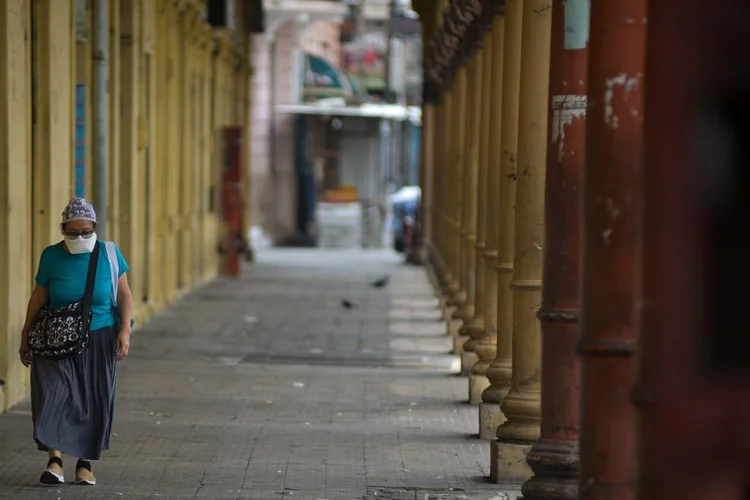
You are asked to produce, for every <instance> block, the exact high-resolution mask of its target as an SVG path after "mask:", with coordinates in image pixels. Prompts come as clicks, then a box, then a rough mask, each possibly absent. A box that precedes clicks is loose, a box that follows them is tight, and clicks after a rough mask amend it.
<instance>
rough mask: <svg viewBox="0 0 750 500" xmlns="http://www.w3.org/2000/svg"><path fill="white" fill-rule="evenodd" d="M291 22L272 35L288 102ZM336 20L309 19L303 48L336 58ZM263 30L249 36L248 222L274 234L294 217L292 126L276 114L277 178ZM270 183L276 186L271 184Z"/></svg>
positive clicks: (290, 226) (282, 95) (282, 98)
mask: <svg viewBox="0 0 750 500" xmlns="http://www.w3.org/2000/svg"><path fill="white" fill-rule="evenodd" d="M294 38H295V34H294V25H293V24H292V23H291V22H290V23H286V24H284V25H282V26H281V27H280V28H279V30H278V31H277V35H276V71H277V73H276V79H277V80H276V96H277V100H278V103H279V104H284V103H289V102H290V99H291V91H292V77H293V71H292V70H293V68H292V57H293V48H294ZM338 38H339V25H338V24H337V23H332V22H329V21H316V22H312V23H310V24H308V25H307V26H306V27H305V30H304V32H303V33H302V35H301V37H300V41H301V47H302V50H304V51H307V52H311V53H313V54H315V55H318V56H321V57H324V58H325V59H327V60H329V61H330V62H332V63H334V64H335V65H339V62H340V53H341V51H340V45H339V41H338ZM269 51H270V49H269V44H268V42H267V41H266V39H265V35H255V38H254V39H253V54H252V58H253V59H252V61H253V69H254V71H253V77H252V92H253V95H252V103H253V108H252V116H253V130H252V158H251V161H252V165H251V172H252V178H251V184H252V193H251V197H252V198H251V203H252V221H251V223H252V225H253V226H260V227H261V228H262V229H263V230H264V231H265V232H266V233H268V234H269V235H270V236H271V237H273V238H283V237H284V236H288V235H290V234H292V233H293V231H294V228H295V220H296V182H295V177H294V137H293V133H294V128H293V122H292V117H291V116H289V115H285V114H277V118H276V125H277V131H276V172H277V177H276V182H275V183H274V180H273V177H272V175H271V168H270V154H269V129H270V117H271V109H270V100H271V89H270V81H271V71H270V70H271V65H270V54H269ZM274 184H275V185H274Z"/></svg>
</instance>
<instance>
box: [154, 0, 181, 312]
mask: <svg viewBox="0 0 750 500" xmlns="http://www.w3.org/2000/svg"><path fill="white" fill-rule="evenodd" d="M167 5H168V6H167V22H168V24H167V27H166V31H167V44H166V45H167V96H166V98H167V113H166V117H167V123H168V125H167V126H166V127H167V130H166V136H167V162H166V165H165V166H166V170H167V175H168V177H167V181H168V182H167V183H166V184H165V185H164V188H165V189H164V193H165V195H166V198H167V200H166V202H167V203H166V213H165V218H164V224H165V229H166V245H165V256H164V264H165V273H164V282H165V284H166V290H165V295H166V297H165V298H166V300H167V303H170V302H173V301H174V300H175V299H176V298H177V285H178V281H177V278H178V269H179V263H180V252H179V248H178V235H179V218H180V175H181V172H180V161H181V158H180V142H181V141H180V133H181V131H182V112H181V107H182V103H181V100H180V87H181V81H180V79H181V78H180V77H181V76H182V75H181V69H182V68H181V64H180V62H181V60H180V52H181V49H182V47H183V40H182V39H181V38H180V29H179V27H180V12H179V9H178V7H177V5H175V3H173V2H169V3H168V4H167ZM158 29H162V27H161V26H159V28H158Z"/></svg>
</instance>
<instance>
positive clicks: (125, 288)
mask: <svg viewBox="0 0 750 500" xmlns="http://www.w3.org/2000/svg"><path fill="white" fill-rule="evenodd" d="M117 307H118V309H119V310H120V321H121V327H120V329H121V330H128V331H130V323H131V320H132V319H133V292H132V291H131V290H130V284H129V283H128V275H127V274H123V275H122V276H120V278H119V279H118V280H117Z"/></svg>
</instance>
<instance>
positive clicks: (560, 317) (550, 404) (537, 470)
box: [523, 0, 589, 500]
mask: <svg viewBox="0 0 750 500" xmlns="http://www.w3.org/2000/svg"><path fill="white" fill-rule="evenodd" d="M565 3H566V2H565V1H564V0H554V1H553V3H552V48H551V58H550V61H551V62H550V92H549V95H550V111H549V141H548V143H547V146H548V149H547V177H546V186H545V209H544V212H545V223H544V227H545V237H544V241H545V245H544V250H543V259H544V264H543V269H544V271H543V273H544V274H543V278H542V282H543V287H542V306H541V309H540V310H539V312H538V314H537V316H538V317H539V320H540V321H541V323H542V423H541V437H540V439H539V441H537V442H536V443H535V444H534V446H533V447H532V448H531V451H530V452H529V455H528V456H527V459H526V461H527V462H528V464H529V466H530V467H531V469H532V471H533V472H534V476H533V477H532V478H531V479H530V480H529V481H527V482H526V484H524V486H523V496H524V499H525V500H547V499H555V500H575V499H577V498H578V424H579V398H580V369H579V360H578V358H577V356H576V353H575V346H576V343H577V341H578V339H579V336H580V330H579V316H580V311H579V308H580V260H581V259H580V248H581V241H580V240H581V224H580V218H581V206H580V194H581V187H582V186H581V180H582V175H583V168H584V160H585V149H586V97H587V96H586V81H587V79H588V75H587V59H588V33H589V18H588V13H589V8H588V0H579V1H570V0H568V2H567V4H568V5H567V7H566V5H565Z"/></svg>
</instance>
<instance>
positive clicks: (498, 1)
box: [485, 0, 505, 16]
mask: <svg viewBox="0 0 750 500" xmlns="http://www.w3.org/2000/svg"><path fill="white" fill-rule="evenodd" d="M485 1H486V2H487V4H488V9H489V10H492V12H493V14H494V15H495V16H504V15H505V0H485Z"/></svg>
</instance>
